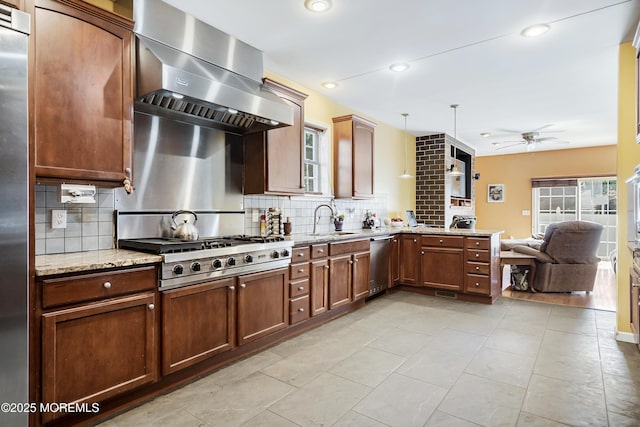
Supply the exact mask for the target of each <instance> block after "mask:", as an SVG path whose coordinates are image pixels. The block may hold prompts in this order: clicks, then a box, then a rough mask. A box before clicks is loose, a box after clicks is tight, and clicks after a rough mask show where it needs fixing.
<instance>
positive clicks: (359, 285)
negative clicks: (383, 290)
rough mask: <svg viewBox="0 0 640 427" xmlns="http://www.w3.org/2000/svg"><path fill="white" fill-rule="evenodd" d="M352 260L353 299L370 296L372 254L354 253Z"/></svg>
mask: <svg viewBox="0 0 640 427" xmlns="http://www.w3.org/2000/svg"><path fill="white" fill-rule="evenodd" d="M352 260H353V264H352V269H353V270H352V276H353V300H354V301H355V300H358V299H361V298H366V297H368V296H369V290H370V284H369V273H370V271H369V270H370V267H371V254H370V253H369V252H361V253H357V254H353V255H352Z"/></svg>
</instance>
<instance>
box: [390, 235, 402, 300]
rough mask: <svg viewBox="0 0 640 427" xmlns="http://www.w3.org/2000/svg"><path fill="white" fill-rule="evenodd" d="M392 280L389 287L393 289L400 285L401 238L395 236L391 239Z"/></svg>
mask: <svg viewBox="0 0 640 427" xmlns="http://www.w3.org/2000/svg"><path fill="white" fill-rule="evenodd" d="M389 265H390V267H391V278H390V282H389V287H390V288H392V287H394V286H396V285H398V284H400V236H393V238H392V239H391V262H390V263H389Z"/></svg>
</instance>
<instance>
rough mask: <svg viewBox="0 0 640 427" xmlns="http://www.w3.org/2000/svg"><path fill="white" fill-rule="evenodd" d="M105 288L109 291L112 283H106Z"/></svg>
mask: <svg viewBox="0 0 640 427" xmlns="http://www.w3.org/2000/svg"><path fill="white" fill-rule="evenodd" d="M102 286H104V288H105V289H109V288H110V287H111V282H104V285H102Z"/></svg>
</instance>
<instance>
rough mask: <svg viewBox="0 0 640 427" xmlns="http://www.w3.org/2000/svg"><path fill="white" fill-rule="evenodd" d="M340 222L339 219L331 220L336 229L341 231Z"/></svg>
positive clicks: (341, 222)
mask: <svg viewBox="0 0 640 427" xmlns="http://www.w3.org/2000/svg"><path fill="white" fill-rule="evenodd" d="M342 224H343V221H340V220H337V219H335V220H333V225H335V226H336V231H342Z"/></svg>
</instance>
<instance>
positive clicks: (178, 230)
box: [171, 211, 199, 240]
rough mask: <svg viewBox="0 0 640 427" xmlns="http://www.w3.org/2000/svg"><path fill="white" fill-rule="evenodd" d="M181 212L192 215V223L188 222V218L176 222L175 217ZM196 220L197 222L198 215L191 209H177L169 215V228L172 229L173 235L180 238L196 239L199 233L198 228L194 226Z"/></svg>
mask: <svg viewBox="0 0 640 427" xmlns="http://www.w3.org/2000/svg"><path fill="white" fill-rule="evenodd" d="M182 214H191V215H193V224H191V223H189V221H188V219H185V220H184V222H182V223H180V225H178V224H176V217H177V216H178V215H182ZM196 222H198V216H197V215H196V213H195V212H193V211H177V212H174V213H173V215H171V229H172V230H173V237H175V238H176V239H180V240H198V237H199V233H198V228H197V227H196Z"/></svg>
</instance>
